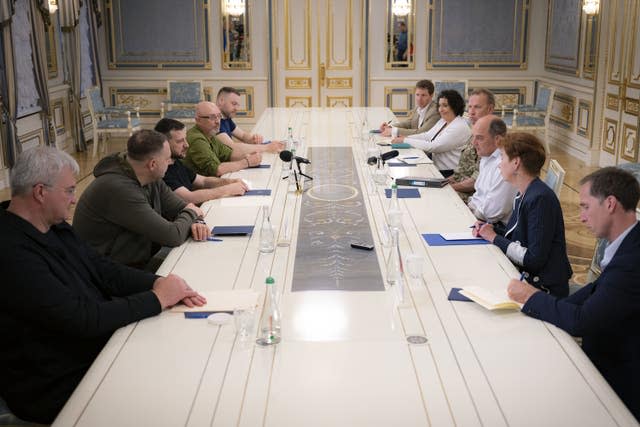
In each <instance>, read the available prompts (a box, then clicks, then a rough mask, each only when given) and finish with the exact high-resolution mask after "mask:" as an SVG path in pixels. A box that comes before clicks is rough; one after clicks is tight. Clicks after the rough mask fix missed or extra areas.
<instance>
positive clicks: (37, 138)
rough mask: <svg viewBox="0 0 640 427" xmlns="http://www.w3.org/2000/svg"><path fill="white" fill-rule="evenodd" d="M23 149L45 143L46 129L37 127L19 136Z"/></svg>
mask: <svg viewBox="0 0 640 427" xmlns="http://www.w3.org/2000/svg"><path fill="white" fill-rule="evenodd" d="M18 141H19V142H20V145H21V146H22V151H24V150H28V149H30V148H34V147H38V146H40V145H42V144H43V143H44V130H43V129H36V130H32V131H31V132H27V133H25V134H24V135H20V136H18Z"/></svg>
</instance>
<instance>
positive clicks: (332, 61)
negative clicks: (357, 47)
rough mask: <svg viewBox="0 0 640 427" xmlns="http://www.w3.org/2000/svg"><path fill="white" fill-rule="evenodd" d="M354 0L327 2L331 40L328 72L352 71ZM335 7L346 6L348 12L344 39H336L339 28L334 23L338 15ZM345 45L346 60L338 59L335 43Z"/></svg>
mask: <svg viewBox="0 0 640 427" xmlns="http://www.w3.org/2000/svg"><path fill="white" fill-rule="evenodd" d="M352 3H353V0H337V1H336V0H327V27H328V28H327V33H328V36H329V39H328V40H327V43H326V47H327V57H326V59H327V70H351V68H352V63H353V49H352V46H353V30H352V28H351V27H352V25H351V22H352V18H353V8H352ZM335 5H344V6H346V11H343V12H344V13H342V14H341V15H343V19H344V23H345V25H344V28H343V30H344V34H343V37H336V34H335V33H336V31H337V29H338V26H337V25H336V24H335V22H334V17H335V16H336V15H337V13H336V11H335V10H334V8H335ZM338 42H342V43H344V46H343V49H344V56H345V57H344V58H338V57H337V52H338V49H336V47H337V46H336V45H335V44H334V43H338Z"/></svg>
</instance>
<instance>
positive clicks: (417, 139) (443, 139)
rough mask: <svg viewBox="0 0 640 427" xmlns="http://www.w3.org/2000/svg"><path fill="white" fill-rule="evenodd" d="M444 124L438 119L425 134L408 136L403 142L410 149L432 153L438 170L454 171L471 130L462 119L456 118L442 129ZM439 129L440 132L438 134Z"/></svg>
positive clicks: (444, 122) (443, 121)
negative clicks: (408, 145)
mask: <svg viewBox="0 0 640 427" xmlns="http://www.w3.org/2000/svg"><path fill="white" fill-rule="evenodd" d="M446 123H447V122H446V121H445V120H444V119H440V120H438V122H437V123H436V124H435V125H433V127H432V128H431V129H429V130H428V131H427V132H423V133H418V134H416V135H410V136H407V137H406V138H405V139H404V142H406V143H407V144H410V145H411V146H412V147H415V148H419V149H420V150H423V151H425V152H427V153H433V163H434V164H435V165H436V167H437V168H438V169H439V170H447V169H455V168H456V166H458V161H459V160H460V153H461V152H462V148H463V147H464V146H465V144H466V143H467V141H468V140H469V138H471V129H470V128H469V125H468V124H467V121H466V120H465V119H463V118H462V117H460V116H458V117H456V118H455V119H453V120H452V121H451V123H449V124H448V125H447V126H446V127H445V128H444V129H442V127H443V126H444V125H445V124H446ZM440 129H442V132H439V131H440ZM436 134H437V135H436Z"/></svg>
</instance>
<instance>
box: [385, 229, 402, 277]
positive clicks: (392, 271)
mask: <svg viewBox="0 0 640 427" xmlns="http://www.w3.org/2000/svg"><path fill="white" fill-rule="evenodd" d="M400 281H402V258H401V257H400V230H399V229H398V228H395V227H394V228H393V229H392V230H391V253H390V254H389V259H388V260H387V282H389V284H390V285H396V284H398V283H399V282H400Z"/></svg>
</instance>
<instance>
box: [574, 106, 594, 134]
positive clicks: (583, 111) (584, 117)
mask: <svg viewBox="0 0 640 427" xmlns="http://www.w3.org/2000/svg"><path fill="white" fill-rule="evenodd" d="M591 110H592V104H591V101H587V100H584V99H581V100H580V101H579V102H578V125H577V126H576V133H577V134H578V135H580V136H582V137H585V138H587V139H591Z"/></svg>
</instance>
